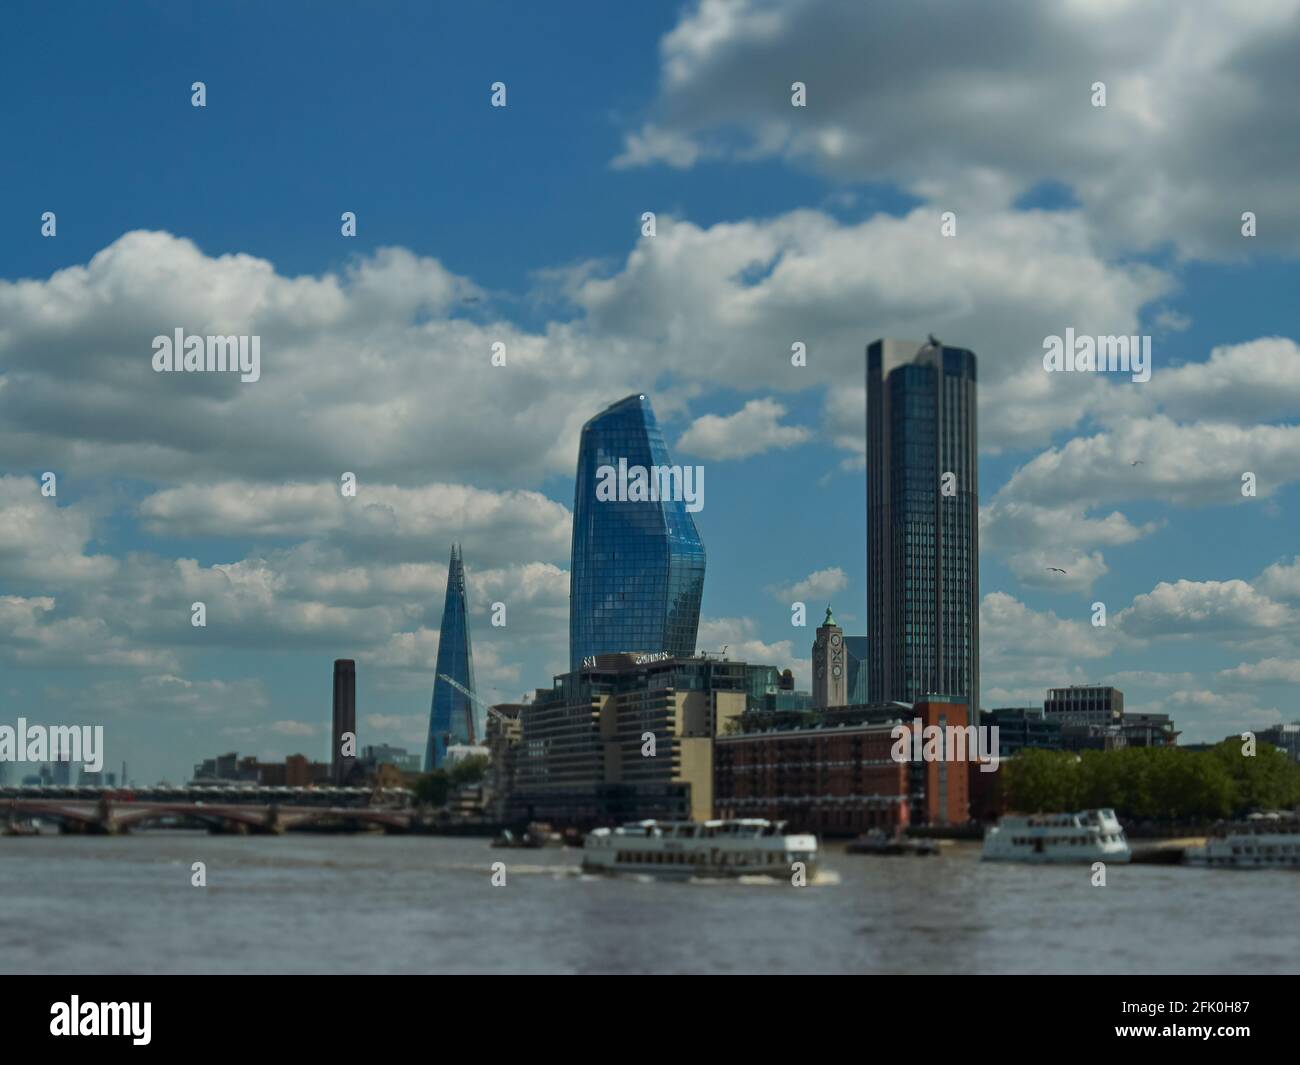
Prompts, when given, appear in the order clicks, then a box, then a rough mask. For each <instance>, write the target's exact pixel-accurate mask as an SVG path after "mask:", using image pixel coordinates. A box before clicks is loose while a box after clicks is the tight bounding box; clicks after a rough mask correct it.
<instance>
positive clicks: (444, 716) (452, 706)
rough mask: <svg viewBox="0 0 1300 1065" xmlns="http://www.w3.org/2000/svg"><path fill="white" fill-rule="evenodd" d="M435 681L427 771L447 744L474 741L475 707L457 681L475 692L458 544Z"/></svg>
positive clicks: (454, 549) (453, 551)
mask: <svg viewBox="0 0 1300 1065" xmlns="http://www.w3.org/2000/svg"><path fill="white" fill-rule="evenodd" d="M436 669H437V672H436V675H435V677H434V681H433V705H432V706H431V707H430V708H429V741H428V743H427V744H426V745H425V748H424V771H425V772H426V773H428V772H430V771H431V770H434V769H438V768H441V766H442V763H443V760H444V759H445V758H446V755H447V747H448V746H449V745H451V744H453V743H474V742H475V740H476V736H477V732H476V729H475V708H474V703H473V701H472V700H471V699H470V698H469V696H467V695H466V694H465V693H464V692H463V691H460V690H459V689H458V688H456V687H455V686H454V685H452V684H448V683H447V681H446V680H445V679H444V677H451V678H452V680H454V681H456V683H457V684H459V685H461V686H462V687H464V688H467V689H468V690H469V691H474V650H473V648H472V647H471V646H470V640H469V617H468V611H467V609H466V605H465V562H464V559H463V557H462V556H461V550H460V545H459V544H452V546H451V564H450V565H449V566H448V567H447V598H446V600H445V601H444V603H443V608H442V627H441V628H440V629H439V630H438V665H437V667H436Z"/></svg>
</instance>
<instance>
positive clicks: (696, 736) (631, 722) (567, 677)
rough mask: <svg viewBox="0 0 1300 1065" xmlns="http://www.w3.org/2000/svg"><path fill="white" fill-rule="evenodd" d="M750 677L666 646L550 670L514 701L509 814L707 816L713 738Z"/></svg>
mask: <svg viewBox="0 0 1300 1065" xmlns="http://www.w3.org/2000/svg"><path fill="white" fill-rule="evenodd" d="M750 679H751V678H750V677H749V676H748V675H747V667H746V665H745V663H743V662H731V661H727V660H725V659H719V658H713V657H708V656H702V657H694V658H675V657H670V656H667V655H664V654H611V655H597V656H595V658H594V660H592V661H589V662H588V663H587V664H585V665H583V666H582V668H580V669H578V670H577V671H575V672H573V673H567V674H564V675H563V676H560V677H556V678H555V683H554V686H553V687H552V688H551V689H549V690H548V689H538V691H537V693H536V695H535V697H534V699H533V701H532V702H531V703H528V704H526V705H524V706H522V707H521V709H520V713H519V721H520V735H519V739H518V742H517V745H516V747H515V755H514V757H515V762H514V781H513V787H512V788H511V790H510V791H509V793H508V795H507V796H506V798H505V800H504V809H505V815H506V819H507V820H511V821H518V822H524V821H532V820H542V821H551V822H554V823H557V824H564V825H579V826H586V825H594V824H607V823H611V822H614V823H617V822H623V821H632V820H638V819H641V818H649V817H654V818H662V819H680V820H696V821H703V820H707V819H709V818H710V817H712V816H713V807H714V802H713V748H714V742H715V739H716V737H717V736H718V735H719V734H720V733H721V732H722V731H724V730H725V729H726V728H727V727H728V724H729V722H731V721H733V720H736V719H738V718H739V717H740V716H741V715H742V714H743V713H744V712H745V706H746V699H747V695H748V692H749V680H750Z"/></svg>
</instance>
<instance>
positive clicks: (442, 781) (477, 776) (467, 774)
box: [413, 754, 488, 806]
mask: <svg viewBox="0 0 1300 1065" xmlns="http://www.w3.org/2000/svg"><path fill="white" fill-rule="evenodd" d="M487 767H488V760H487V758H486V757H484V756H483V755H479V754H476V755H472V756H471V757H469V758H463V759H461V760H460V761H459V762H457V763H456V764H455V765H454V766H452V767H451V768H450V769H435V770H434V771H433V772H432V773H425V774H424V775H423V776H421V777H420V779H419V780H417V781H416V782H415V787H414V789H413V790H414V791H415V801H416V802H418V803H421V804H425V803H427V804H428V805H430V806H446V805H447V798H448V796H450V795H451V793H452V792H453V791H455V790H456V789H457V788H459V787H460V786H461V785H462V784H477V783H478V782H479V781H481V780H482V779H483V774H484V773H485V772H487Z"/></svg>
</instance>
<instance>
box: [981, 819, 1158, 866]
mask: <svg viewBox="0 0 1300 1065" xmlns="http://www.w3.org/2000/svg"><path fill="white" fill-rule="evenodd" d="M1131 856H1132V852H1131V851H1130V850H1129V846H1128V840H1126V839H1125V838H1124V829H1123V828H1122V827H1121V826H1120V823H1119V821H1118V819H1117V818H1116V817H1115V811H1114V810H1109V809H1107V810H1082V811H1080V812H1078V813H1064V814H1030V815H1028V816H1019V815H1016V816H1010V815H1009V816H1007V817H1004V818H1002V820H1000V821H999V822H998V823H997V826H996V827H994V828H990V829H989V830H988V832H987V833H986V834H985V836H984V852H983V855H982V857H983V859H984V860H985V861H986V862H991V861H1004V862H1099V861H1101V862H1127V861H1128V860H1129V858H1130V857H1131Z"/></svg>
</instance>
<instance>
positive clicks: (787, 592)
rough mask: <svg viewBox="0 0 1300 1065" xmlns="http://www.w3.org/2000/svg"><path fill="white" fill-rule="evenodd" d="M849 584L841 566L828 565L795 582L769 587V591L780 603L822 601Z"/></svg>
mask: <svg viewBox="0 0 1300 1065" xmlns="http://www.w3.org/2000/svg"><path fill="white" fill-rule="evenodd" d="M848 586H849V577H848V574H847V573H845V572H844V571H843V570H842V569H840V568H839V566H828V567H827V568H826V569H819V570H817V571H816V572H814V573H810V574H808V576H807V577H805V578H804V579H803V580H801V581H795V582H794V583H793V584H781V585H774V586H772V587H770V588H768V592H769V593H770V594H771V595H772V597H773V598H774V599H776V601H777V602H779V603H793V602H803V601H806V600H813V601H821V600H829V598H830V597H831V596H833V595H835V594H837V593H838V592H842V591H844V589H845V588H847V587H848Z"/></svg>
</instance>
